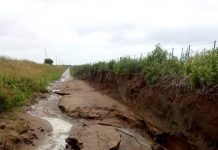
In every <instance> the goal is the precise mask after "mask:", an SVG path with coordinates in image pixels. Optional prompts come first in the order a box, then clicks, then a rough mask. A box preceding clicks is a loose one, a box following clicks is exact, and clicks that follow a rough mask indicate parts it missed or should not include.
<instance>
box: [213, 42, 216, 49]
mask: <svg viewBox="0 0 218 150" xmlns="http://www.w3.org/2000/svg"><path fill="white" fill-rule="evenodd" d="M213 49H216V40H215V41H214V43H213Z"/></svg>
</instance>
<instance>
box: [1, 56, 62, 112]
mask: <svg viewBox="0 0 218 150" xmlns="http://www.w3.org/2000/svg"><path fill="white" fill-rule="evenodd" d="M63 71H64V67H61V66H59V67H57V66H51V65H46V64H37V63H34V62H30V61H26V60H15V59H10V58H5V57H0V112H2V111H6V110H11V109H12V108H13V107H16V106H21V105H23V104H26V103H27V102H29V101H30V100H31V97H32V95H33V93H35V92H44V91H46V89H47V86H48V83H50V82H51V81H53V80H56V79H58V78H59V77H60V75H61V74H62V73H63Z"/></svg>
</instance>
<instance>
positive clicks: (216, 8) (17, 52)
mask: <svg viewBox="0 0 218 150" xmlns="http://www.w3.org/2000/svg"><path fill="white" fill-rule="evenodd" d="M214 40H218V1H217V0H0V55H3V56H9V57H12V58H18V59H27V60H33V61H36V62H39V63H42V62H43V60H44V59H45V48H46V51H47V55H48V57H49V58H51V59H53V60H54V62H55V63H57V64H71V65H76V64H84V63H91V62H97V61H103V60H106V61H108V60H110V59H117V58H119V57H122V56H127V55H130V56H132V57H137V56H139V55H141V54H143V55H146V54H147V53H148V52H150V51H151V50H153V49H154V47H155V45H156V44H158V43H160V44H161V45H162V47H163V48H165V49H167V50H169V51H171V50H172V48H174V49H175V50H174V51H175V53H176V54H178V55H179V54H180V53H181V49H182V48H184V49H186V47H187V46H188V45H189V44H190V45H191V48H192V49H193V51H195V50H199V49H203V48H207V49H208V48H212V47H213V41H214Z"/></svg>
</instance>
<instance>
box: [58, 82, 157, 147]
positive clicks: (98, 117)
mask: <svg viewBox="0 0 218 150" xmlns="http://www.w3.org/2000/svg"><path fill="white" fill-rule="evenodd" d="M62 92H63V93H66V94H67V95H65V96H63V97H62V98H61V100H60V102H59V108H60V109H61V110H62V111H63V112H64V113H66V114H67V115H68V116H70V117H71V118H73V119H76V120H77V124H75V125H74V126H73V127H72V129H71V131H70V133H69V134H70V136H69V138H68V139H67V142H68V143H69V146H68V147H70V145H71V147H77V148H78V149H82V150H116V149H117V150H118V149H119V150H150V149H152V147H154V145H155V144H154V143H153V142H152V140H151V139H150V138H149V137H146V135H145V134H144V135H142V134H139V133H140V132H141V133H142V131H141V129H142V126H143V125H142V122H141V121H140V119H139V118H137V116H136V115H135V114H134V113H133V112H131V111H130V110H129V109H128V108H127V107H126V106H125V105H123V104H122V103H120V102H119V101H117V100H115V99H113V98H111V97H108V96H106V95H103V94H101V93H100V92H98V91H96V90H95V89H93V88H92V87H90V86H89V84H88V83H86V82H84V81H80V80H77V79H72V80H71V81H69V82H68V83H67V84H66V87H65V88H64V89H63V91H62ZM118 147H119V148H118Z"/></svg>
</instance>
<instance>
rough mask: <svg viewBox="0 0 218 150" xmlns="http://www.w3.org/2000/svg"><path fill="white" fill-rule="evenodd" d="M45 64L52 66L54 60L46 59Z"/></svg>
mask: <svg viewBox="0 0 218 150" xmlns="http://www.w3.org/2000/svg"><path fill="white" fill-rule="evenodd" d="M44 63H45V64H49V65H52V64H53V60H52V59H50V58H46V59H45V60H44Z"/></svg>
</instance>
